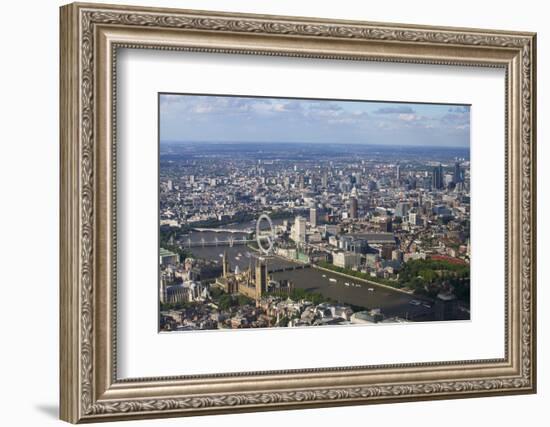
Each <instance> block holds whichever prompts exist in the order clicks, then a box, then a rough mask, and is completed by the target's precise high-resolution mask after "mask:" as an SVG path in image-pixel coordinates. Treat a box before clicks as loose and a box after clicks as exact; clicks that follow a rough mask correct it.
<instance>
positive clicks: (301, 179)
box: [298, 175, 304, 190]
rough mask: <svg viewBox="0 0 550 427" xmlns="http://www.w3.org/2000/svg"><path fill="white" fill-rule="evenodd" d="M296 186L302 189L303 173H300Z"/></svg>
mask: <svg viewBox="0 0 550 427" xmlns="http://www.w3.org/2000/svg"><path fill="white" fill-rule="evenodd" d="M298 187H299V188H300V190H303V189H304V176H303V175H300V178H299V180H298Z"/></svg>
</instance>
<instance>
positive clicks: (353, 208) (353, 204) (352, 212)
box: [349, 197, 357, 219]
mask: <svg viewBox="0 0 550 427" xmlns="http://www.w3.org/2000/svg"><path fill="white" fill-rule="evenodd" d="M349 217H350V218H351V219H357V198H355V197H352V198H351V199H350V200H349Z"/></svg>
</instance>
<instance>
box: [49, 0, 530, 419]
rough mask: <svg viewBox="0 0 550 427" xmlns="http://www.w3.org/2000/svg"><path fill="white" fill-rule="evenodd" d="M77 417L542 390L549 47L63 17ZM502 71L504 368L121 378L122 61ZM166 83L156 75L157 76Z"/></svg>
mask: <svg viewBox="0 0 550 427" xmlns="http://www.w3.org/2000/svg"><path fill="white" fill-rule="evenodd" d="M60 43H61V45H60V52H61V64H60V71H61V73H60V74H61V80H60V92H61V93H60V109H61V111H60V135H61V141H60V144H61V176H60V181H61V202H60V203H61V204H60V216H61V218H60V230H61V235H60V263H61V264H60V277H61V279H60V307H61V308H60V328H61V329H60V385H61V396H60V406H61V411H60V414H61V419H63V420H65V421H68V422H71V423H79V422H96V421H112V420H123V419H137V418H155V417H170V416H190V415H202V414H220V413H229V412H232V413H235V412H249V411H259V410H262V411H264V410H283V409H297V408H311V407H323V406H335V405H358V404H370V403H384V402H401V401H412V400H430V399H445V398H462V397H477V396H489V395H500V394H521V393H534V392H535V391H536V317H535V316H536V286H535V284H536V253H535V250H536V249H535V248H536V241H535V236H536V182H535V177H536V171H535V165H536V161H535V156H536V146H535V142H536V127H535V123H536V117H535V105H536V101H535V93H536V90H535V89H536V36H535V34H533V33H519V32H507V31H493V30H479V29H462V28H460V29H459V28H444V27H441V28H439V27H423V26H412V25H401V24H381V23H369V22H354V21H331V20H323V19H313V18H296V17H281V16H263V15H243V14H230V13H217V12H202V11H189V10H174V9H159V8H142V7H126V6H112V5H98V4H79V3H75V4H70V5H67V6H63V7H62V8H61V38H60ZM120 49H152V50H170V51H189V52H203V53H205V54H208V53H223V54H227V55H233V54H240V55H264V56H281V57H298V58H316V59H319V60H331V59H338V60H344V61H347V60H349V61H378V62H391V63H404V64H440V65H446V66H451V67H452V66H472V67H496V68H501V69H503V70H504V72H505V75H506V78H505V88H503V91H502V97H504V98H505V106H506V108H505V110H506V117H505V131H504V134H505V141H503V146H504V147H505V163H506V164H505V176H501V177H497V179H500V180H503V181H504V183H505V189H506V190H505V199H506V201H505V206H506V209H505V212H503V213H502V214H503V215H504V216H505V229H504V230H502V232H503V233H504V240H505V246H506V247H505V248H502V249H501V252H498V251H497V253H503V252H504V257H505V263H504V264H505V273H504V276H505V281H504V283H502V286H503V287H504V294H505V302H506V303H505V316H504V318H505V322H504V323H505V324H504V325H503V327H504V329H505V333H504V336H505V342H504V343H503V346H504V357H503V358H499V359H485V360H467V361H452V362H439V361H435V360H434V361H433V362H428V363H411V364H398V365H395V364H382V365H376V366H371V365H364V366H336V367H333V368H315V367H311V368H310V369H292V370H278V371H262V372H242V373H241V372H239V373H236V374H231V373H224V372H220V373H216V374H208V375H188V376H183V375H182V376H175V377H155V378H132V379H120V378H119V377H118V375H117V357H116V355H117V342H118V337H117V330H116V315H117V292H116V290H117V288H116V277H117V275H116V269H117V233H116V221H117V210H116V196H117V193H116V191H117V186H116V166H117V151H116V135H117V133H116V129H117V114H116V112H117V109H116V103H117V97H116V87H117V74H116V63H117V52H118V51H119V50H120ZM152 78H154V77H152Z"/></svg>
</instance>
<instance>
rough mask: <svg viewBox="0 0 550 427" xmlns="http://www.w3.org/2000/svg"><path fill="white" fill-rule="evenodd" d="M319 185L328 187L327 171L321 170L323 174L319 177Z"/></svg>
mask: <svg viewBox="0 0 550 427" xmlns="http://www.w3.org/2000/svg"><path fill="white" fill-rule="evenodd" d="M321 187H323V188H327V187H328V173H326V172H323V176H322V177H321Z"/></svg>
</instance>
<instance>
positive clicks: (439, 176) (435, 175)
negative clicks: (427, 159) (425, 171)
mask: <svg viewBox="0 0 550 427" xmlns="http://www.w3.org/2000/svg"><path fill="white" fill-rule="evenodd" d="M442 188H443V166H441V164H440V165H439V166H436V167H434V168H433V171H432V189H434V190H441V189H442Z"/></svg>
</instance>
